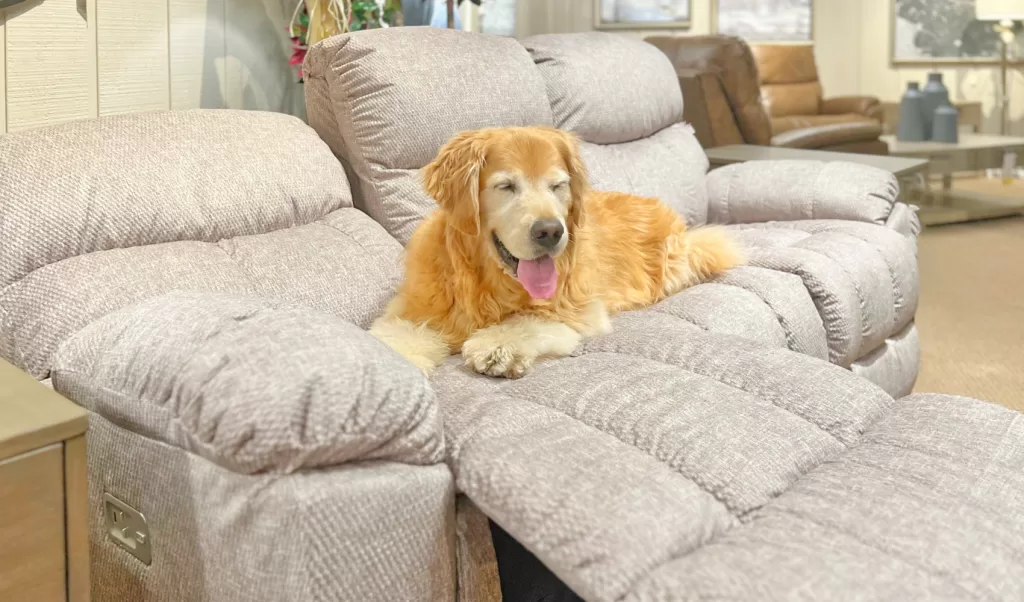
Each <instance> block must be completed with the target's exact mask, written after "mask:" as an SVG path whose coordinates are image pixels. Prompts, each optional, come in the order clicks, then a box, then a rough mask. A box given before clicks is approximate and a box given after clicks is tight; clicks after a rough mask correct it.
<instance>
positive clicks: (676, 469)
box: [503, 358, 746, 517]
mask: <svg viewBox="0 0 1024 602" xmlns="http://www.w3.org/2000/svg"><path fill="white" fill-rule="evenodd" d="M643 359H645V360H647V361H654V362H655V363H660V364H663V365H669V366H671V364H665V363H664V362H658V361H657V360H650V359H648V358H643ZM673 367H674V368H678V366H673ZM702 376H703V375H702ZM704 378H708V377H706V376H705V377H704ZM509 386H511V385H509ZM733 388H736V387H733ZM503 396H504V397H506V398H509V399H513V400H514V399H524V400H526V401H529V402H531V403H534V404H537V405H539V406H541V407H545V408H548V409H550V410H554V411H556V412H558V413H559V414H562V415H563V416H565V417H566V418H570V419H572V420H575V421H576V422H579V423H580V424H582V425H584V426H588V427H590V428H592V429H595V430H597V431H599V432H602V433H604V434H606V435H608V436H609V437H611V438H613V439H615V440H616V441H619V442H620V443H623V444H625V445H628V446H630V447H632V448H633V449H635V450H637V451H639V452H640V453H642V454H644V455H646V456H648V457H650V458H653V459H654V460H656V461H657V462H659V463H660V464H662V465H663V466H665V467H666V468H668V469H669V470H671V471H672V472H674V473H676V474H678V475H680V476H681V477H683V478H685V479H687V480H688V481H691V482H692V483H693V484H694V485H696V486H697V487H698V488H700V490H701V491H703V492H704V493H706V494H708V495H709V496H711V497H712V498H714V500H715V501H716V502H718V503H719V504H721V505H722V506H723V507H724V508H725V509H726V511H728V512H729V514H730V515H732V516H735V517H739V516H740V515H741V514H745V513H746V511H745V512H743V513H741V512H739V511H737V509H736V508H734V507H733V505H732V504H731V503H730V502H728V501H726V500H725V499H723V498H722V497H721V494H720V493H717V492H714V491H711V489H710V486H708V485H707V484H705V483H704V479H701V478H699V477H697V476H694V475H692V474H687V473H685V472H683V471H682V470H681V469H680V467H676V466H672V465H671V464H670V463H669V461H668V460H665V459H662V458H659V457H658V456H657V455H655V454H654V453H653V452H652V450H649V449H644V448H642V447H640V446H638V445H637V444H636V443H634V442H632V441H628V440H626V439H625V438H623V437H620V436H619V435H618V434H616V433H611V432H608V431H606V430H604V429H601V428H599V427H597V426H595V425H592V424H590V423H588V422H587V421H585V420H582V419H580V418H578V417H576V416H573V415H572V414H569V413H568V412H565V411H563V410H561V409H560V408H556V407H553V406H549V405H547V404H545V403H543V402H542V401H538V400H537V399H535V398H534V397H532V396H529V395H523V394H522V393H521V392H517V393H516V395H515V396H512V395H508V394H503Z"/></svg>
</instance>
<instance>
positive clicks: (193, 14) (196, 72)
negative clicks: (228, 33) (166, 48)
mask: <svg viewBox="0 0 1024 602" xmlns="http://www.w3.org/2000/svg"><path fill="white" fill-rule="evenodd" d="M224 11H225V0H171V3H170V36H171V40H170V61H171V66H170V69H171V108H172V109H197V108H204V109H220V108H224V107H225V106H226V104H225V102H224V97H223V94H222V91H221V82H220V78H219V76H218V72H217V67H218V65H219V64H221V63H223V61H224V57H225V56H226V55H227V48H226V40H225V36H224V28H225V22H224V16H225V15H224Z"/></svg>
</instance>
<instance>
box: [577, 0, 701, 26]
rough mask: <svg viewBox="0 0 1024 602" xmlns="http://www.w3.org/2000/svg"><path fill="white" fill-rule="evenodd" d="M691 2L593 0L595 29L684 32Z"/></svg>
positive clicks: (687, 23) (676, 0) (687, 22)
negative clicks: (673, 30)
mask: <svg viewBox="0 0 1024 602" xmlns="http://www.w3.org/2000/svg"><path fill="white" fill-rule="evenodd" d="M689 26H690V0H594V28H595V29H685V28H688V27H689Z"/></svg>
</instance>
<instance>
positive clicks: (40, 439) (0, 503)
mask: <svg viewBox="0 0 1024 602" xmlns="http://www.w3.org/2000/svg"><path fill="white" fill-rule="evenodd" d="M87 423H88V419H87V415H86V412H85V410H83V409H82V408H80V407H78V406H76V405H75V404H74V403H72V402H70V401H68V400H67V399H64V398H63V397H61V396H60V395H58V394H57V393H56V392H54V391H53V390H52V389H50V388H48V387H46V386H44V385H42V384H40V383H39V382H37V381H36V380H35V379H33V378H32V377H30V376H28V375H27V374H25V373H24V372H22V371H20V370H18V369H17V368H15V367H14V366H12V365H11V364H9V363H7V362H5V361H3V360H0V542H2V543H0V600H11V601H12V602H13V601H14V600H26V601H29V600H31V601H32V602H51V601H53V602H56V601H61V602H88V600H89V524H88V523H89V520H88V509H89V502H88V485H87V481H86V458H85V430H86V427H87Z"/></svg>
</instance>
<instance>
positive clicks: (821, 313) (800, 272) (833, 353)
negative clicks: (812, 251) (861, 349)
mask: <svg viewBox="0 0 1024 602" xmlns="http://www.w3.org/2000/svg"><path fill="white" fill-rule="evenodd" d="M789 248H792V247H789ZM808 250H809V249H808ZM757 267H761V268H764V269H766V270H773V271H776V272H780V273H783V274H791V275H793V276H796V277H797V278H799V279H800V283H801V284H802V285H803V287H804V290H806V291H807V294H808V296H810V298H811V302H812V303H814V309H815V311H817V312H818V319H820V320H821V324H822V326H823V327H824V328H825V346H826V347H827V351H828V361H829V363H830V364H836V365H839V364H840V362H841V359H842V358H841V357H838V356H839V355H840V351H838V350H837V349H836V348H835V347H833V345H832V342H833V340H835V338H836V336H837V334H836V332H837V328H836V325H835V324H834V323H832V322H829V321H828V320H826V319H825V308H824V302H825V299H826V298H827V297H833V298H838V297H837V296H836V295H834V294H830V292H823V293H822V295H821V296H820V297H819V296H817V295H815V294H814V291H813V290H811V287H809V286H808V285H807V278H809V277H811V276H812V274H808V273H807V272H806V270H805V269H804V268H803V267H799V266H798V267H794V268H793V270H792V271H788V270H780V269H776V268H771V267H767V266H757ZM840 332H841V331H840Z"/></svg>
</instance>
